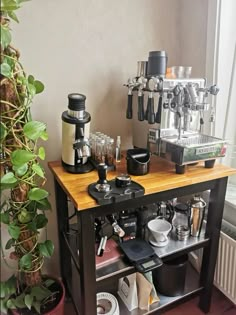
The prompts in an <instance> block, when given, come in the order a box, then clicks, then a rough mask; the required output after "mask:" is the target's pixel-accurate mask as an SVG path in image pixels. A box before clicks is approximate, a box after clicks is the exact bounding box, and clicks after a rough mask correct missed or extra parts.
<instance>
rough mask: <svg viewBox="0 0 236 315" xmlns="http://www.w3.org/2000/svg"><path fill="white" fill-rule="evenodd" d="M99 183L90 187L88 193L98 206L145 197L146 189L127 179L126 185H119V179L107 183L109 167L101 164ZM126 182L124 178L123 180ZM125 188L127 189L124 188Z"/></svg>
mask: <svg viewBox="0 0 236 315" xmlns="http://www.w3.org/2000/svg"><path fill="white" fill-rule="evenodd" d="M97 170H98V177H99V179H98V181H97V182H96V183H92V184H90V185H89V186H88V193H89V194H90V196H91V197H93V198H94V199H95V200H96V201H97V203H98V204H100V205H105V204H109V203H114V202H119V201H123V200H128V199H133V198H136V197H139V196H143V195H144V187H143V186H141V185H140V184H138V183H136V182H134V181H132V180H130V177H129V178H127V182H128V183H126V185H123V184H122V185H121V187H120V185H119V184H118V185H117V179H113V180H110V181H107V179H106V172H107V165H106V164H104V163H100V164H99V165H98V167H97ZM128 179H129V180H128ZM123 180H124V178H123ZM124 186H125V187H124Z"/></svg>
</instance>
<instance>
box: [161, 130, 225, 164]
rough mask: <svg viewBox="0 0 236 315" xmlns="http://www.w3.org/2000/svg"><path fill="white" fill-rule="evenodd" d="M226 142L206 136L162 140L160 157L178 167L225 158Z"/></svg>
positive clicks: (197, 135)
mask: <svg viewBox="0 0 236 315" xmlns="http://www.w3.org/2000/svg"><path fill="white" fill-rule="evenodd" d="M226 143H227V142H226V141H225V140H222V139H219V138H215V137H211V136H208V135H204V134H195V135H190V136H182V137H181V138H180V139H178V137H177V136H173V137H166V138H161V139H160V156H161V157H163V158H165V159H167V160H169V161H172V162H174V163H176V164H178V165H186V164H191V163H196V162H199V161H207V160H215V159H216V158H218V157H223V156H225V152H226Z"/></svg>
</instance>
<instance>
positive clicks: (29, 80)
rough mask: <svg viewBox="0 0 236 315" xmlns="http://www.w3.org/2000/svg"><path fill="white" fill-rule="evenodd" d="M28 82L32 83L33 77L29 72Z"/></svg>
mask: <svg viewBox="0 0 236 315" xmlns="http://www.w3.org/2000/svg"><path fill="white" fill-rule="evenodd" d="M28 82H29V83H30V84H32V85H34V77H33V76H32V75H31V74H30V75H29V76H28Z"/></svg>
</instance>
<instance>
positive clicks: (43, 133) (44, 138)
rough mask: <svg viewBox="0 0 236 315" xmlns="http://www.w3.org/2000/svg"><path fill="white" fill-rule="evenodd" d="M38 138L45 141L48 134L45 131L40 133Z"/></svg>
mask: <svg viewBox="0 0 236 315" xmlns="http://www.w3.org/2000/svg"><path fill="white" fill-rule="evenodd" d="M40 138H41V139H42V140H44V141H47V140H48V133H47V131H44V132H42V134H41V136H40Z"/></svg>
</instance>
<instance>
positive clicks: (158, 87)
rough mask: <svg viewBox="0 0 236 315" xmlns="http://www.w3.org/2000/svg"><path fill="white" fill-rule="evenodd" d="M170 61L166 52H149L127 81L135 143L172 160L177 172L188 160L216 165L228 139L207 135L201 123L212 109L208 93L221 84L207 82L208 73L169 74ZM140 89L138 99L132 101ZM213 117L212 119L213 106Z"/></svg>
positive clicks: (190, 162) (128, 107) (128, 116)
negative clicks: (194, 74) (202, 76)
mask: <svg viewBox="0 0 236 315" xmlns="http://www.w3.org/2000/svg"><path fill="white" fill-rule="evenodd" d="M166 64H167V54H166V53H165V52H163V51H157V52H150V53H149V58H148V61H138V72H137V76H136V77H134V78H132V79H129V80H128V82H127V84H125V86H127V87H128V106H127V112H126V118H127V119H133V124H132V127H133V145H134V147H147V148H148V149H149V150H150V152H151V153H152V154H156V155H159V156H160V157H162V158H165V159H167V160H169V161H172V162H174V163H175V168H176V173H180V174H182V173H184V172H185V166H186V165H187V164H195V163H198V162H199V161H204V163H205V167H207V168H212V167H214V162H215V159H216V158H218V157H223V156H225V152H226V141H224V140H222V139H219V138H215V137H212V136H209V135H206V134H204V133H203V126H204V120H205V113H206V112H208V111H209V110H210V106H209V104H208V101H207V100H208V97H209V95H213V96H216V95H217V93H218V92H219V89H218V87H217V86H216V85H212V86H207V82H206V79H205V78H190V77H189V76H186V77H185V76H184V75H182V76H181V77H171V78H167V77H166ZM136 92H137V94H138V100H137V102H132V98H131V95H132V96H133V94H136ZM145 102H146V103H147V105H146V106H145ZM155 104H156V105H155ZM135 106H136V107H135ZM145 107H146V108H145ZM135 111H137V113H135ZM210 122H211V123H212V122H214V112H213V111H212V112H211V113H210Z"/></svg>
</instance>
